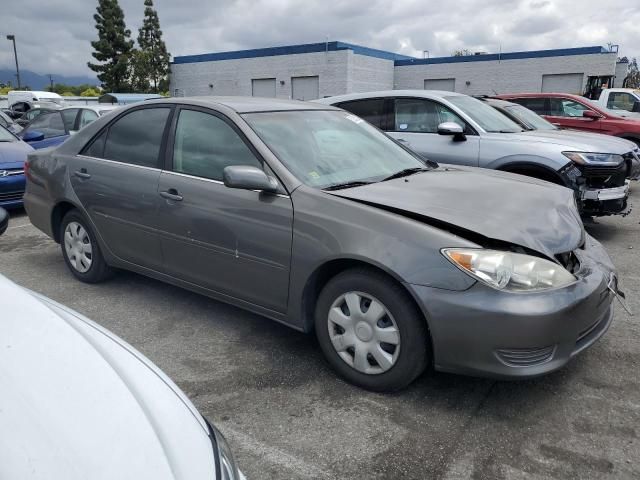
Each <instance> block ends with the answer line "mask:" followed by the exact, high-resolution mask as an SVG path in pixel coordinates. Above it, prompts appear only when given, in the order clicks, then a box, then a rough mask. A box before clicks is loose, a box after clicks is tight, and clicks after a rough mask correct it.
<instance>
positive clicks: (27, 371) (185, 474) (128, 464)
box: [0, 275, 215, 480]
mask: <svg viewBox="0 0 640 480" xmlns="http://www.w3.org/2000/svg"><path fill="white" fill-rule="evenodd" d="M0 298H2V299H3V305H2V315H1V317H0V385H2V394H1V395H0V478H7V479H9V478H16V479H18V478H20V479H22V478H29V479H30V480H34V479H52V478H56V479H57V478H59V479H65V480H86V479H89V478H90V479H92V480H96V479H99V480H102V479H104V480H107V479H109V480H113V479H116V478H117V479H132V480H133V479H136V480H139V479H142V478H153V479H154V480H169V479H171V480H175V479H185V480H186V479H192V478H207V479H215V464H214V457H213V450H212V446H211V442H210V440H209V437H208V435H207V430H206V428H205V426H204V424H203V420H202V418H201V417H200V416H199V415H198V416H196V415H197V414H196V413H195V409H194V408H193V406H192V405H191V404H190V403H188V400H186V398H183V395H182V394H181V393H178V392H179V390H177V387H175V385H173V383H172V382H171V381H170V380H169V379H168V378H167V377H166V376H165V375H164V374H163V373H162V372H160V371H159V370H158V369H157V368H156V367H154V366H153V365H152V364H151V363H150V362H149V361H148V360H146V359H145V358H144V357H143V356H142V355H141V354H140V353H138V352H136V351H135V350H134V349H133V348H132V347H130V346H129V345H127V344H126V343H124V342H123V341H122V340H120V339H118V338H117V337H115V336H114V335H112V334H110V333H109V332H107V331H106V330H104V329H102V328H101V327H99V326H98V325H96V324H95V323H93V322H91V321H90V320H88V319H86V318H84V317H81V316H80V315H78V314H76V313H74V312H72V311H70V310H67V309H66V308H64V307H62V306H60V305H58V304H56V303H54V302H51V301H50V300H48V299H45V298H44V297H40V296H38V295H36V294H33V293H31V292H28V291H26V290H24V289H22V288H20V287H18V286H17V285H15V284H13V283H11V282H10V281H9V280H7V279H6V278H4V277H2V276H1V275H0Z"/></svg>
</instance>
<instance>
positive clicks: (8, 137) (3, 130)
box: [0, 125, 18, 142]
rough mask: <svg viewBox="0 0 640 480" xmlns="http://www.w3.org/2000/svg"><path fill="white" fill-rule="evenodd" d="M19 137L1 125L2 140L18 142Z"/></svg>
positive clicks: (0, 137) (0, 136)
mask: <svg viewBox="0 0 640 480" xmlns="http://www.w3.org/2000/svg"><path fill="white" fill-rule="evenodd" d="M17 141H18V139H17V138H16V137H14V136H13V135H12V134H11V132H9V130H7V129H6V128H4V127H3V126H1V125H0V142H17Z"/></svg>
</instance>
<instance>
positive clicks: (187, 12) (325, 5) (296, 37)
mask: <svg viewBox="0 0 640 480" xmlns="http://www.w3.org/2000/svg"><path fill="white" fill-rule="evenodd" d="M4 3H5V4H4V5H3V7H2V20H3V21H2V24H1V25H0V33H1V34H2V37H0V68H13V65H14V64H13V51H12V50H11V44H10V43H9V42H7V41H6V40H4V35H6V34H11V33H14V34H15V35H16V39H17V45H18V55H19V60H20V65H21V68H24V69H29V70H33V71H35V72H38V73H54V74H56V73H57V74H65V75H82V74H87V75H92V72H91V71H90V70H89V69H88V68H87V66H86V64H87V62H88V61H91V60H92V57H91V51H92V50H91V45H90V41H91V40H94V39H95V38H96V31H95V27H94V21H93V14H94V13H95V7H96V5H97V0H95V1H91V0H48V1H47V2H41V1H38V0H23V1H21V2H4ZM634 3H635V2H629V1H628V0H609V2H607V4H606V14H603V3H602V2H601V1H595V0H583V1H582V2H580V3H579V8H576V7H577V4H576V2H575V0H484V1H483V2H482V3H479V2H477V1H473V0H450V1H448V2H445V3H442V2H424V1H422V0H402V1H395V2H389V1H388V0H350V1H335V2H327V1H326V0H323V1H320V0H306V1H305V2H300V1H294V0H217V1H215V2H213V1H210V0H180V1H179V2H176V1H175V0H155V5H156V8H157V10H158V13H159V16H160V23H161V26H162V29H163V31H164V36H165V41H166V42H167V46H168V48H169V51H170V52H171V53H172V54H173V55H174V56H175V55H190V54H198V53H206V52H216V51H225V50H236V49H244V48H258V47H265V46H274V45H289V44H296V43H309V42H322V41H324V40H325V39H326V38H327V37H329V38H330V39H331V40H342V41H346V42H352V43H357V44H362V45H366V46H370V47H374V48H380V49H385V50H391V51H395V52H398V53H404V54H408V55H415V56H422V51H423V50H429V52H430V55H431V57H436V56H446V55H449V54H451V53H452V52H453V51H454V50H457V49H464V48H466V49H469V50H472V51H480V50H482V51H488V52H496V51H499V50H502V51H503V52H506V51H520V50H534V49H545V48H564V47H576V46H588V45H598V44H604V45H606V44H607V43H608V42H611V43H615V44H619V45H620V54H621V55H626V56H629V57H633V56H638V57H640V46H638V43H637V32H638V25H640V5H634V6H631V5H632V4H634ZM120 5H121V6H122V8H123V10H124V12H125V18H126V22H127V26H128V28H129V29H130V30H131V31H132V36H133V38H135V37H136V36H137V29H138V27H139V26H140V23H141V21H142V15H143V11H144V6H143V1H142V0H120Z"/></svg>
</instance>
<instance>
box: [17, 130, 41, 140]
mask: <svg viewBox="0 0 640 480" xmlns="http://www.w3.org/2000/svg"><path fill="white" fill-rule="evenodd" d="M22 140H24V141H25V142H39V141H40V140H44V133H42V132H40V131H39V130H28V131H26V132H25V133H24V135H23V136H22Z"/></svg>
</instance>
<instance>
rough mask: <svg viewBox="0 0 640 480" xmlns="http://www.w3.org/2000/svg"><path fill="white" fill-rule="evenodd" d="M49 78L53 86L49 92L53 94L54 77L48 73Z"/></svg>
mask: <svg viewBox="0 0 640 480" xmlns="http://www.w3.org/2000/svg"><path fill="white" fill-rule="evenodd" d="M47 76H48V77H49V83H50V84H51V88H50V89H49V91H50V92H53V76H52V75H51V74H50V73H48V74H47Z"/></svg>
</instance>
